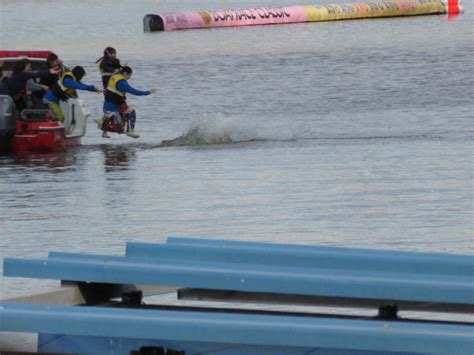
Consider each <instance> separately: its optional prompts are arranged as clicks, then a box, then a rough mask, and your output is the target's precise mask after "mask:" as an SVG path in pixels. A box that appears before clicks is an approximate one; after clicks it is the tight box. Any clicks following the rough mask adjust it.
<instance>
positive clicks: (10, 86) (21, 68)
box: [5, 58, 59, 112]
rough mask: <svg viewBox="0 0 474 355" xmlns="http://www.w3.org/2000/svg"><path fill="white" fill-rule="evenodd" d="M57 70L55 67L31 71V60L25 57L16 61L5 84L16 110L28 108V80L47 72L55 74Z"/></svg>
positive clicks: (46, 74)
mask: <svg viewBox="0 0 474 355" xmlns="http://www.w3.org/2000/svg"><path fill="white" fill-rule="evenodd" d="M58 72H59V70H58V69H55V68H51V69H49V70H38V71H32V70H31V62H30V61H29V60H28V59H26V58H25V59H22V60H19V61H18V62H16V63H15V64H14V66H13V73H12V75H11V76H10V77H9V78H8V79H7V81H6V83H5V86H6V89H7V90H8V94H9V95H10V96H11V98H12V99H13V101H14V103H15V106H16V108H17V110H18V111H19V112H21V111H22V110H24V109H25V108H28V104H27V102H28V99H29V97H28V86H27V84H28V80H30V79H34V78H41V77H46V76H48V75H49V74H57V73H58Z"/></svg>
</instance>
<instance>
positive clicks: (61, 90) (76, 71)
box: [43, 66, 103, 122]
mask: <svg viewBox="0 0 474 355" xmlns="http://www.w3.org/2000/svg"><path fill="white" fill-rule="evenodd" d="M85 75H86V71H85V70H84V68H83V67H81V66H76V67H74V68H73V69H72V70H66V71H65V72H64V74H63V75H62V77H61V78H60V79H59V80H58V81H57V82H56V83H54V84H53V85H52V86H51V87H50V88H49V90H48V91H47V92H46V94H45V95H44V98H43V102H44V103H45V104H47V105H48V107H49V109H50V110H51V111H52V112H53V114H54V116H55V117H56V119H57V120H58V121H59V122H64V112H63V111H62V110H61V106H60V105H59V101H68V100H69V98H77V90H84V91H95V92H97V93H102V92H103V90H102V89H101V88H96V87H95V86H94V85H88V84H83V83H81V80H82V78H83V77H84V76H85Z"/></svg>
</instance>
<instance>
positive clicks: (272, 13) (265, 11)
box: [143, 0, 462, 31]
mask: <svg viewBox="0 0 474 355" xmlns="http://www.w3.org/2000/svg"><path fill="white" fill-rule="evenodd" d="M460 11H461V12H462V8H460V6H458V1H457V0H448V1H446V2H444V1H441V0H383V1H371V2H365V3H346V4H326V5H307V6H289V7H275V8H269V7H260V8H249V9H231V10H218V11H199V12H176V13H162V14H149V15H146V16H145V17H144V19H143V27H144V30H145V31H172V30H184V29H193V28H217V27H233V26H252V25H274V24H287V23H301V22H317V21H334V20H350V19H362V18H373V17H395V16H415V15H434V14H446V13H447V14H450V15H456V14H458V13H459V12H460Z"/></svg>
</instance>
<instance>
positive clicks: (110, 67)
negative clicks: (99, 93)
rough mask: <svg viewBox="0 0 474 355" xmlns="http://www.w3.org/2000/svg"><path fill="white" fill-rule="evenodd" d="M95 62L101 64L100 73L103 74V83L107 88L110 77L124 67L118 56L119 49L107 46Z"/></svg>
mask: <svg viewBox="0 0 474 355" xmlns="http://www.w3.org/2000/svg"><path fill="white" fill-rule="evenodd" d="M95 63H96V64H97V65H98V66H99V71H100V75H101V76H102V85H103V86H104V90H105V89H107V84H108V83H109V80H110V77H111V76H112V75H115V74H117V73H118V72H119V71H120V69H122V65H121V64H120V59H118V58H117V51H116V50H115V48H112V47H107V48H105V49H104V55H103V56H102V57H100V58H99V59H97V61H96V62H95Z"/></svg>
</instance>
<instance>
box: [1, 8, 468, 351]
mask: <svg viewBox="0 0 474 355" xmlns="http://www.w3.org/2000/svg"><path fill="white" fill-rule="evenodd" d="M295 4H303V3H302V2H301V1H297V0H287V1H285V2H281V3H278V4H277V3H275V2H274V1H269V0H268V1H267V0H266V1H260V2H259V3H258V4H256V3H254V2H253V1H249V0H244V1H243V2H237V1H233V0H232V1H224V0H218V1H195V0H183V1H180V2H172V1H163V2H159V3H158V2H156V1H151V0H150V1H115V0H114V1H112V0H104V1H101V2H96V1H80V2H77V1H62V2H56V1H46V0H45V1H37V0H36V1H33V0H23V1H21V2H18V1H12V0H0V5H1V10H2V11H1V13H0V16H1V17H0V22H1V26H2V34H3V36H2V39H1V40H0V43H1V47H2V48H5V49H51V50H53V51H55V52H56V53H58V54H59V55H60V56H61V57H62V58H63V59H64V61H65V62H66V63H67V64H69V65H79V64H80V65H82V66H84V67H85V68H86V70H87V71H88V75H87V77H86V78H85V79H84V81H85V82H87V83H93V84H99V83H100V77H99V74H98V72H97V69H96V67H95V65H94V61H95V60H96V59H97V58H98V57H99V56H100V55H101V52H102V51H103V49H104V48H105V47H106V46H113V47H116V48H117V50H118V54H119V57H120V58H121V59H122V62H125V63H128V65H130V66H132V67H133V68H134V70H135V73H134V76H133V78H132V80H131V84H132V85H133V86H135V87H137V88H139V89H147V88H150V87H155V88H157V89H158V92H157V94H155V95H153V96H148V97H131V98H130V99H129V102H130V103H131V104H132V105H133V106H135V107H136V109H137V112H138V116H139V117H138V126H137V129H138V130H139V131H140V132H141V134H142V137H140V139H139V140H137V141H132V140H131V139H130V138H127V137H117V136H113V138H111V139H110V140H104V139H102V138H101V137H100V132H99V131H98V130H97V128H96V127H95V124H94V122H93V121H92V120H90V122H89V124H88V132H87V135H86V137H84V139H83V145H82V146H81V147H79V148H77V149H72V150H69V151H67V152H65V153H59V154H50V155H32V156H29V157H26V158H25V157H23V158H15V157H8V156H1V157H0V177H1V178H0V196H1V197H0V199H1V204H0V259H3V258H4V257H7V256H8V257H29V258H35V257H36V258H39V257H45V256H46V255H47V252H48V251H50V250H56V251H74V252H92V253H108V254H123V251H124V244H125V242H126V241H144V242H163V241H164V240H165V239H166V237H167V236H168V235H183V236H196V237H205V238H219V239H244V240H254V241H270V242H284V243H306V244H313V245H334V246H351V247H366V248H367V247H370V248H378V249H396V250H407V251H433V252H449V253H461V254H466V253H469V254H472V253H473V249H474V245H473V243H472V241H473V218H472V217H473V185H472V182H473V166H474V165H473V128H474V127H473V118H474V117H473V112H474V107H473V99H474V76H473V72H474V71H473V70H474V63H473V59H472V58H474V56H473V54H474V53H473V52H474V43H473V40H472V39H473V38H474V36H473V35H474V33H473V27H472V21H473V12H472V2H469V3H467V4H464V5H465V7H466V14H464V15H461V16H460V17H459V18H457V19H455V20H451V21H448V20H447V19H446V17H445V16H426V17H413V18H394V19H378V20H361V21H346V22H328V23H312V24H297V25H287V26H264V27H247V28H228V29H219V30H194V31H182V32H170V33H144V32H143V29H142V18H143V16H144V15H145V14H147V13H153V12H166V11H179V10H190V11H192V10H196V11H197V10H217V9H228V8H235V7H241V8H245V7H253V6H279V5H282V6H283V5H295ZM81 97H82V98H83V99H84V100H85V101H86V103H87V105H88V107H89V109H90V111H91V113H92V117H91V118H96V117H99V116H100V115H101V104H102V103H101V97H100V95H96V94H93V93H83V94H82V96H81ZM196 127H197V128H198V129H199V130H200V132H201V135H202V136H203V137H204V138H206V139H207V138H209V139H213V137H223V136H230V137H231V138H232V140H233V141H234V143H227V144H219V145H205V146H190V145H187V146H181V147H165V148H162V147H160V143H161V142H162V141H163V140H170V139H173V138H176V137H179V136H180V135H182V134H186V133H187V132H189V131H190V130H192V129H193V128H196ZM1 270H2V266H1V265H0V271H1ZM56 285H57V282H52V281H40V280H29V279H21V278H0V298H3V297H6V296H9V295H15V294H19V293H20V294H25V293H32V292H36V291H40V290H44V289H47V288H50V287H53V286H56ZM4 338H5V337H4ZM4 338H0V345H1V344H2V342H3V343H4V344H5V343H8V344H9V343H10V342H13V343H14V344H13V347H14V348H15V347H16V348H21V347H22V346H23V345H24V343H25V340H24V339H23V338H11V337H9V338H8V339H4ZM11 339H13V340H11ZM26 343H28V341H26Z"/></svg>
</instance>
